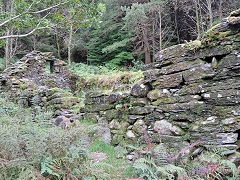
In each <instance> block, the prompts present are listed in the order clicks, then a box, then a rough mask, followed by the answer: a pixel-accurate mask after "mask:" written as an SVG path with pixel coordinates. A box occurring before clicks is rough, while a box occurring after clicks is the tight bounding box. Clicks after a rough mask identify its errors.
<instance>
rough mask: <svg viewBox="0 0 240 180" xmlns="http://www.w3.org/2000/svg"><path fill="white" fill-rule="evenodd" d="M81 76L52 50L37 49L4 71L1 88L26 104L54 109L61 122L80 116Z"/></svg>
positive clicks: (18, 101)
mask: <svg viewBox="0 0 240 180" xmlns="http://www.w3.org/2000/svg"><path fill="white" fill-rule="evenodd" d="M47 68H48V70H46V69H47ZM77 79H78V76H77V75H75V74H73V73H71V72H70V71H68V69H67V67H66V63H65V62H64V61H61V60H58V59H56V58H55V57H54V56H53V55H52V53H48V52H47V53H43V52H38V51H33V52H31V53H29V54H27V55H26V56H25V57H23V58H22V59H21V60H19V61H18V62H16V63H15V64H13V65H12V66H11V67H9V68H7V69H6V70H4V71H3V72H2V73H1V74H0V92H6V93H7V94H8V96H9V98H10V99H12V100H13V101H15V102H17V103H19V104H21V105H22V106H25V107H40V108H41V109H43V110H45V111H48V110H53V111H54V112H55V116H56V118H57V121H56V123H57V124H60V122H61V121H63V120H68V121H73V120H75V119H76V117H77V113H75V111H74V109H75V108H76V109H79V107H78V103H79V102H80V99H79V98H77V97H75V96H74V94H73V92H74V91H75V89H76V81H77ZM58 117H59V118H58Z"/></svg>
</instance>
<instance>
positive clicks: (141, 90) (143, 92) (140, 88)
mask: <svg viewBox="0 0 240 180" xmlns="http://www.w3.org/2000/svg"><path fill="white" fill-rule="evenodd" d="M149 90H150V88H149V87H148V86H147V85H144V84H135V85H134V86H133V87H132V89H131V95H133V96H134V97H146V96H147V93H148V92H149Z"/></svg>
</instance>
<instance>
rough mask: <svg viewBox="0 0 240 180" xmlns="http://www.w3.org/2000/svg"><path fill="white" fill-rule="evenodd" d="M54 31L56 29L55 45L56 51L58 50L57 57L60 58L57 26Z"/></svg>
mask: <svg viewBox="0 0 240 180" xmlns="http://www.w3.org/2000/svg"><path fill="white" fill-rule="evenodd" d="M55 31H56V45H57V51H58V58H60V59H61V49H60V42H59V36H58V30H57V28H56V29H55Z"/></svg>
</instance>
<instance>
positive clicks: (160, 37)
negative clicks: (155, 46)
mask: <svg viewBox="0 0 240 180" xmlns="http://www.w3.org/2000/svg"><path fill="white" fill-rule="evenodd" d="M158 15H159V48H160V51H161V50H162V7H161V5H160V8H159V12H158Z"/></svg>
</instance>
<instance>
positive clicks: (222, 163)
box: [220, 160, 239, 178]
mask: <svg viewBox="0 0 240 180" xmlns="http://www.w3.org/2000/svg"><path fill="white" fill-rule="evenodd" d="M220 164H221V165H227V166H228V167H229V168H230V169H231V171H232V174H233V177H234V178H237V177H239V174H238V170H237V167H236V165H235V164H234V163H233V162H231V161H229V160H222V161H221V162H220Z"/></svg>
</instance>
